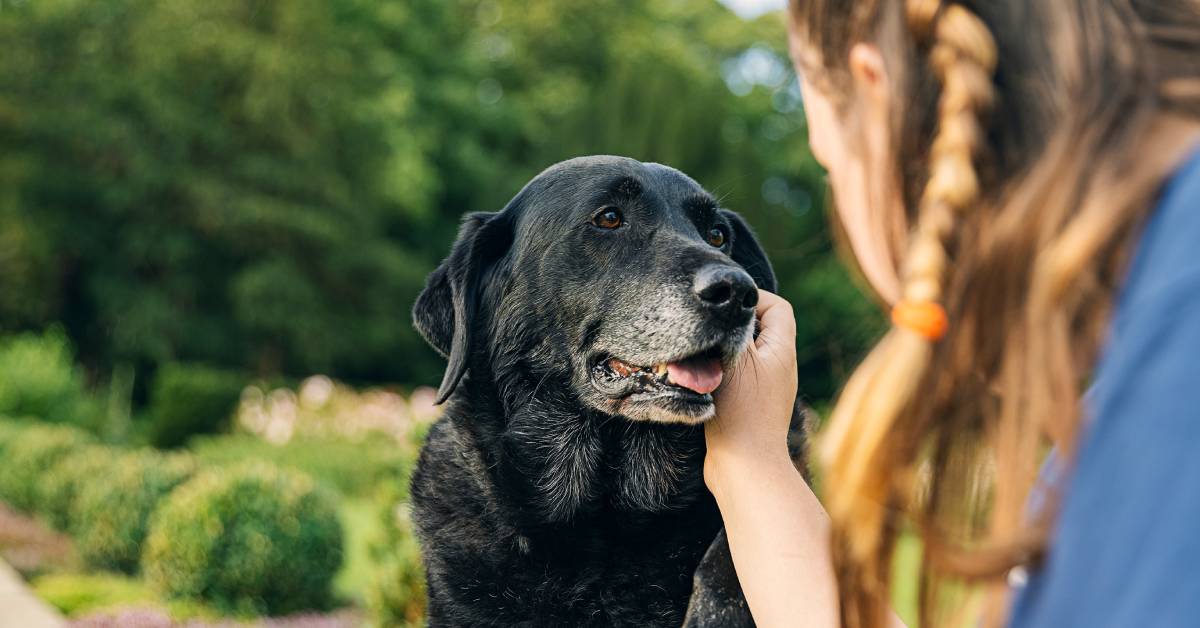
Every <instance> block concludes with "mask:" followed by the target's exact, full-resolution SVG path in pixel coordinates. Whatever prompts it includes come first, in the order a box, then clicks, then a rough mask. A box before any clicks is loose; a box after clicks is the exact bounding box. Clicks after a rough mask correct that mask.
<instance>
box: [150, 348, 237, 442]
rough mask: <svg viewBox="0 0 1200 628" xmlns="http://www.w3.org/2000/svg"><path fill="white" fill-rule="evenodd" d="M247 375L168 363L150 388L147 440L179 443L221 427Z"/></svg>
mask: <svg viewBox="0 0 1200 628" xmlns="http://www.w3.org/2000/svg"><path fill="white" fill-rule="evenodd" d="M245 383H246V378H245V377H244V376H243V375H241V374H240V373H237V372H234V371H226V370H223V369H218V368H213V367H210V366H205V365H200V364H179V363H171V364H166V365H164V366H163V367H162V368H161V369H159V371H158V373H157V374H156V375H155V376H154V384H153V386H152V389H151V392H150V408H149V411H148V413H147V416H148V420H149V423H148V424H147V425H146V426H145V430H146V436H147V438H148V440H149V442H150V444H152V445H154V446H156V447H180V446H182V445H184V444H186V443H187V441H188V439H190V438H191V437H192V436H194V435H197V434H212V433H214V432H219V431H221V430H222V429H224V428H225V427H226V426H227V425H228V424H229V420H230V417H231V416H233V413H234V411H235V410H237V405H238V400H239V399H240V398H241V394H242V388H243V387H244V386H245Z"/></svg>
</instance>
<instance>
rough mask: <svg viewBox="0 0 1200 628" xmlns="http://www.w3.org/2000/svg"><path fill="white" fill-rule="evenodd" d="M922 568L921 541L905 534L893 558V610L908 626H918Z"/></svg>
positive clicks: (898, 543) (897, 544) (897, 543)
mask: <svg viewBox="0 0 1200 628" xmlns="http://www.w3.org/2000/svg"><path fill="white" fill-rule="evenodd" d="M920 567H921V540H920V539H918V538H917V537H916V536H915V535H913V534H905V535H904V536H902V537H900V539H899V540H898V541H897V542H896V553H895V554H894V555H893V558H892V609H893V610H895V611H896V614H897V615H899V616H900V619H902V620H904V624H905V625H907V626H916V625H917V618H918V614H917V603H918V595H919V590H918V581H917V573H918V572H919V571H920Z"/></svg>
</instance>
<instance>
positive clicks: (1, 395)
mask: <svg viewBox="0 0 1200 628" xmlns="http://www.w3.org/2000/svg"><path fill="white" fill-rule="evenodd" d="M0 414H5V415H9V416H25V415H29V416H37V417H39V418H40V419H41V420H42V421H49V422H53V423H70V424H73V425H77V426H82V427H87V428H91V429H94V428H95V427H96V426H97V422H98V421H99V420H100V412H99V406H98V404H97V403H96V402H95V400H94V399H92V397H91V396H90V395H89V394H88V391H87V388H86V387H85V385H84V381H83V373H82V372H81V371H80V369H79V367H78V366H76V365H75V358H74V350H73V349H72V347H71V343H70V341H69V340H67V336H66V334H65V333H64V332H63V330H62V329H61V328H57V327H52V328H50V329H48V330H46V331H45V332H44V333H41V334H36V333H24V334H18V335H14V336H8V337H3V338H0Z"/></svg>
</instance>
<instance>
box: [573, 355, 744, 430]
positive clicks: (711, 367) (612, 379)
mask: <svg viewBox="0 0 1200 628" xmlns="http://www.w3.org/2000/svg"><path fill="white" fill-rule="evenodd" d="M727 358H728V356H726V355H725V353H724V352H723V351H722V350H721V348H720V347H713V348H711V349H708V350H706V351H702V352H700V353H695V354H692V355H688V356H685V357H682V358H678V359H671V360H663V361H661V362H657V363H654V364H650V365H640V364H634V363H633V362H630V361H628V360H623V359H621V358H618V357H615V356H611V355H609V356H600V357H599V358H598V359H597V360H596V362H595V365H594V366H593V368H592V382H593V383H594V384H595V385H596V387H597V388H599V389H600V390H601V391H602V392H604V393H605V394H606V395H608V396H610V397H613V398H621V399H624V400H630V401H650V402H661V403H666V404H668V405H670V406H672V407H679V406H692V407H693V408H694V407H697V406H711V404H712V401H713V398H712V393H713V392H714V391H715V390H717V388H718V387H720V385H721V381H722V380H723V379H724V377H725V362H726V361H727ZM686 414H693V412H686Z"/></svg>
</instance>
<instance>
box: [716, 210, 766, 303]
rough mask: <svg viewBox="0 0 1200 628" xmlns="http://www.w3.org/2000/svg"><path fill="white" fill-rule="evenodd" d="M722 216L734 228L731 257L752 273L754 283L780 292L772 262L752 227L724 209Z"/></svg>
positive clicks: (764, 288)
mask: <svg viewBox="0 0 1200 628" xmlns="http://www.w3.org/2000/svg"><path fill="white" fill-rule="evenodd" d="M721 215H722V216H724V217H725V219H726V220H728V221H729V224H730V225H732V226H733V253H731V254H730V257H732V258H733V261H735V262H737V263H738V264H740V265H741V266H742V268H745V269H746V272H748V273H750V277H751V278H753V279H754V283H756V284H758V287H759V288H762V289H763V290H766V291H767V292H778V291H779V285H778V284H777V283H776V281H775V271H774V270H772V269H771V261H770V260H768V259H767V254H766V252H765V251H763V249H762V245H760V244H759V243H758V238H756V237H755V236H754V231H752V230H751V229H750V225H747V224H746V221H745V220H742V217H741V216H739V215H737V214H736V213H734V212H731V211H729V210H728V209H722V210H721Z"/></svg>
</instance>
